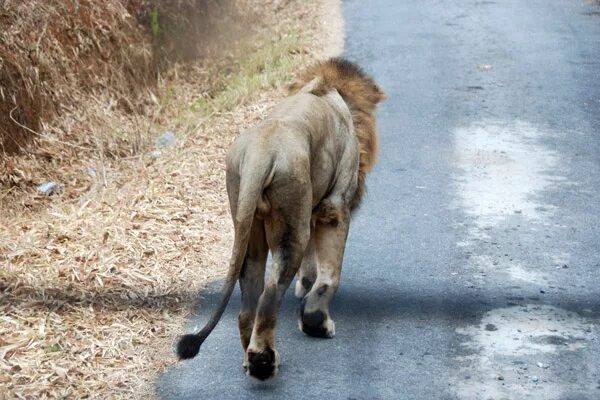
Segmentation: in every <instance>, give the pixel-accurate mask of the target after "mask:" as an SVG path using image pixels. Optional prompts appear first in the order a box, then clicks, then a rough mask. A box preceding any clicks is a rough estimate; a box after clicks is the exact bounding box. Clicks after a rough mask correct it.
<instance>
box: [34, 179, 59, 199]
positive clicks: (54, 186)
mask: <svg viewBox="0 0 600 400" xmlns="http://www.w3.org/2000/svg"><path fill="white" fill-rule="evenodd" d="M37 190H38V192H40V193H43V194H45V195H46V196H52V195H53V194H59V193H61V192H62V190H63V188H62V186H61V185H60V184H58V183H56V182H46V183H42V184H41V185H40V186H38V187H37Z"/></svg>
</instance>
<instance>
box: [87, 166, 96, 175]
mask: <svg viewBox="0 0 600 400" xmlns="http://www.w3.org/2000/svg"><path fill="white" fill-rule="evenodd" d="M87 173H88V175H89V176H91V177H92V178H95V177H96V175H97V174H96V170H95V169H94V168H91V167H90V168H88V169H87Z"/></svg>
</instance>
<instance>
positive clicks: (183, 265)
mask: <svg viewBox="0 0 600 400" xmlns="http://www.w3.org/2000/svg"><path fill="white" fill-rule="evenodd" d="M257 3H258V2H257ZM260 3H261V4H260V9H261V12H262V23H261V28H260V29H259V32H258V33H257V35H256V36H255V40H254V43H253V44H252V45H251V46H248V47H247V48H246V49H245V50H244V51H241V52H238V53H236V54H235V55H233V56H232V55H222V56H219V57H217V58H214V59H210V60H205V61H204V62H197V63H195V64H187V65H184V66H174V67H173V68H171V69H170V70H169V71H168V73H167V74H165V76H164V77H162V79H161V80H160V82H159V85H158V88H157V89H156V90H155V92H149V93H148V95H147V107H149V109H150V111H147V112H146V113H145V114H144V115H146V117H144V118H141V117H140V116H139V115H138V116H137V117H136V116H135V114H134V116H133V117H130V118H123V117H122V115H121V114H116V116H115V117H113V116H112V115H111V113H110V110H109V108H107V107H106V105H105V107H104V108H102V105H103V104H102V101H98V99H96V100H94V99H88V100H87V101H88V103H85V104H82V108H86V106H89V107H88V108H87V110H88V114H86V116H85V118H83V117H82V116H81V115H80V114H78V113H79V112H78V111H77V110H73V112H72V113H66V114H65V115H64V116H63V118H64V119H65V120H66V121H69V120H70V121H74V123H75V122H76V123H77V124H87V126H88V128H89V129H90V131H91V132H92V133H94V132H95V131H94V130H95V129H98V130H104V131H110V134H111V135H112V136H108V137H112V138H115V139H114V140H115V141H117V140H119V138H121V139H123V140H134V139H135V138H139V144H138V145H137V147H136V149H135V150H136V151H132V152H130V153H127V154H124V155H123V156H115V155H114V154H113V156H108V155H107V154H110V152H109V153H107V152H104V151H102V152H90V153H88V152H84V151H81V152H78V150H77V148H76V147H77V146H80V143H79V142H77V141H76V140H71V139H70V138H69V136H68V135H62V136H61V135H60V134H57V136H53V137H54V138H55V139H56V140H58V141H59V143H56V140H55V141H54V142H53V143H46V144H45V145H44V144H42V146H41V147H40V150H38V151H37V154H34V155H31V154H29V155H22V156H19V157H13V158H11V159H10V160H9V162H10V166H11V168H12V173H14V174H15V175H14V176H15V177H16V178H15V179H29V180H31V181H32V182H35V183H36V184H37V183H39V182H41V181H42V180H43V179H50V178H53V179H56V180H58V181H60V183H61V184H62V185H63V186H64V188H65V189H64V191H63V193H62V194H61V195H57V196H52V197H47V196H42V195H40V194H38V193H36V191H35V190H30V189H22V188H21V187H20V186H18V185H17V186H11V187H9V188H7V187H2V188H1V189H2V190H0V237H1V238H2V239H1V241H0V399H9V398H32V399H33V398H35V399H43V398H65V397H66V398H86V397H93V398H96V397H99V398H128V399H129V398H141V397H146V396H147V395H148V394H149V393H150V392H151V390H152V389H151V382H152V380H153V377H154V376H155V375H156V374H157V373H159V372H160V371H161V370H163V369H164V368H165V367H167V366H168V365H170V364H172V363H173V362H175V360H174V357H173V355H172V353H171V343H172V341H173V340H174V339H175V337H176V336H177V335H178V334H180V333H181V331H182V327H183V322H184V319H185V317H186V316H187V315H188V313H189V312H190V310H191V307H192V305H193V304H194V302H195V299H196V295H197V293H198V291H199V290H200V289H201V287H202V286H204V285H206V284H207V283H208V282H210V281H212V280H214V279H217V278H219V277H221V276H223V273H224V271H225V266H226V265H227V260H228V256H229V251H230V244H231V243H230V241H231V238H232V234H231V230H232V227H231V224H230V217H229V211H228V207H227V196H226V192H225V187H224V186H225V185H224V158H225V154H226V151H227V148H228V146H229V144H230V143H231V142H232V140H233V139H234V138H235V137H236V135H237V134H238V133H239V131H240V130H242V129H244V128H245V127H248V126H249V125H251V124H252V123H254V122H256V121H257V120H259V119H260V118H261V117H263V116H264V115H265V113H266V112H267V111H268V110H269V109H270V107H271V106H272V105H273V104H274V103H275V102H276V101H277V99H280V98H281V97H282V96H283V95H284V93H283V90H282V87H283V85H284V84H285V83H286V82H289V81H290V79H291V78H292V77H293V74H294V72H295V71H297V70H298V69H299V68H301V67H302V66H303V65H306V64H308V63H310V62H312V61H314V60H316V59H319V58H322V57H323V56H324V55H328V56H330V55H334V54H336V53H338V52H340V51H341V46H342V44H343V38H342V32H341V30H342V25H341V23H340V17H341V11H340V9H339V7H340V2H339V1H330V0H323V1H320V0H309V1H306V2H292V1H284V0H282V1H268V2H260ZM326 43H327V45H325V44H326ZM332 43H333V45H332ZM91 109H93V112H92V113H89V110H91ZM107 110H108V111H107ZM90 115H92V116H95V117H92V118H90ZM166 131H171V132H173V134H174V137H175V142H174V143H173V144H169V143H167V144H166V145H161V144H155V143H154V138H156V137H159V136H161V135H162V134H163V133H164V132H166ZM103 137H107V136H103ZM132 138H134V139H132ZM111 140H112V139H111ZM111 140H107V141H106V146H107V147H109V148H110V146H111V145H112V144H111V143H112V142H111ZM61 142H64V143H66V144H64V146H65V147H68V148H69V150H68V151H63V150H62V148H60V149H59V145H60V143H61ZM69 146H70V147H69ZM117 148H118V147H117ZM43 152H53V153H52V154H53V155H54V156H56V157H55V158H54V159H53V160H54V161H53V162H52V163H48V162H47V161H43ZM40 154H41V155H40ZM52 168H55V170H52ZM15 171H16V172H15ZM37 174H45V175H44V176H43V177H40V176H38V175H37Z"/></svg>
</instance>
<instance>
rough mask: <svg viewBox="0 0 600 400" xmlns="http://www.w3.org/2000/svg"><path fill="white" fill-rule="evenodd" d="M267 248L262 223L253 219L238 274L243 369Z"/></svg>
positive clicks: (261, 284) (245, 366) (262, 285)
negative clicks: (246, 247)
mask: <svg viewBox="0 0 600 400" xmlns="http://www.w3.org/2000/svg"><path fill="white" fill-rule="evenodd" d="M268 253H269V246H268V245H267V239H266V237H265V227H264V221H263V220H260V219H257V218H255V219H254V221H253V223H252V232H251V234H250V242H249V243H248V250H247V253H246V258H245V260H244V265H243V267H242V271H241V273H240V279H239V281H240V289H241V292H242V306H241V309H240V313H239V315H238V327H239V330H240V340H241V342H242V348H243V349H244V362H243V364H242V365H243V367H244V368H247V367H248V359H247V357H246V350H247V349H248V345H249V344H250V337H251V336H252V328H253V326H254V319H255V317H256V308H257V306H258V299H259V297H260V295H261V293H262V292H263V289H264V286H265V283H264V280H265V266H266V262H267V255H268Z"/></svg>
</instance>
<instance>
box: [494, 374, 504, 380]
mask: <svg viewBox="0 0 600 400" xmlns="http://www.w3.org/2000/svg"><path fill="white" fill-rule="evenodd" d="M496 379H498V380H499V381H503V380H504V377H503V376H502V375H498V376H497V377H496Z"/></svg>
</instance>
